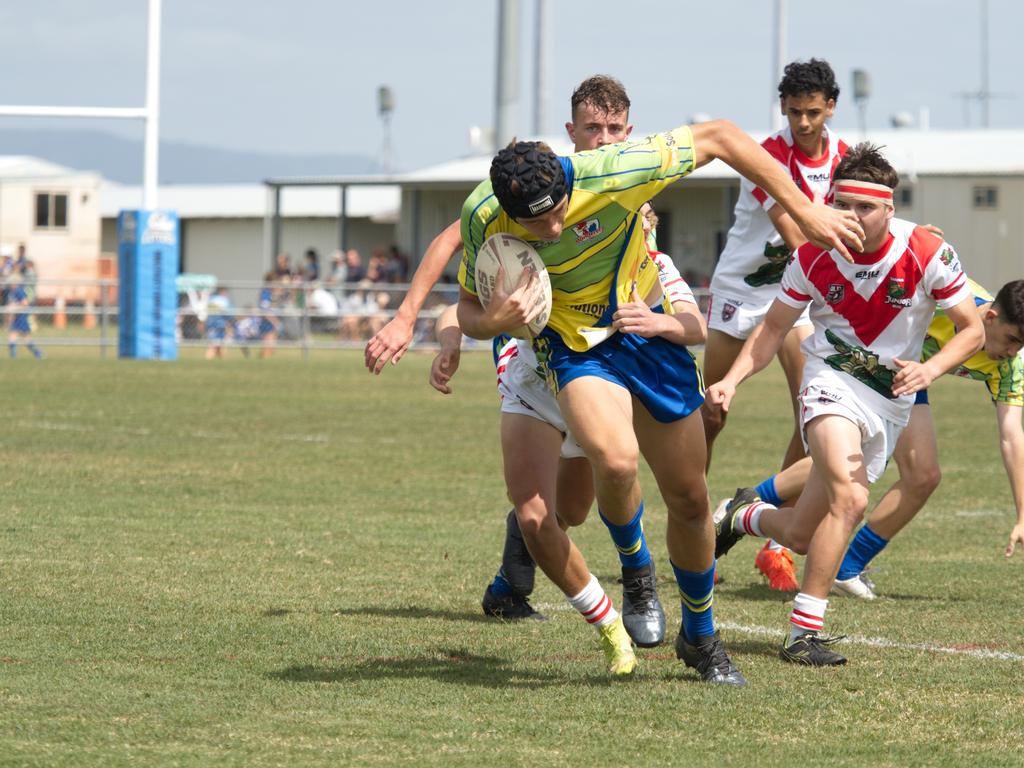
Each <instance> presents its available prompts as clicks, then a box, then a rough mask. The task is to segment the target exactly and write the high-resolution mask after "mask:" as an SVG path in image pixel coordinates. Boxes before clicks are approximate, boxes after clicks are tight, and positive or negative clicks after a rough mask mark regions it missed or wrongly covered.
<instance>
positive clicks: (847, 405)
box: [798, 369, 906, 483]
mask: <svg viewBox="0 0 1024 768" xmlns="http://www.w3.org/2000/svg"><path fill="white" fill-rule="evenodd" d="M798 399H799V400H800V433H801V435H802V436H803V441H804V450H806V451H809V446H808V445H807V425H808V424H810V423H811V420H812V419H814V418H817V417H818V416H824V415H826V414H833V415H836V416H842V417H843V418H845V419H848V420H850V421H852V422H853V423H854V424H856V425H857V428H858V429H860V445H861V450H862V451H863V453H864V465H865V467H866V469H867V472H868V482H870V483H873V482H875V481H876V480H877V479H878V478H880V477H881V476H882V473H883V472H884V471H885V465H886V464H888V463H889V457H890V456H892V452H893V450H895V448H896V440H897V439H898V438H899V436H900V432H902V431H903V427H904V426H906V425H905V424H900V423H897V422H895V421H892V420H890V419H887V418H885V417H884V416H879V415H878V414H877V413H875V412H874V411H873V410H871V408H870V407H869V406H868V405H867V404H866V403H864V402H863V400H861V399H860V398H859V397H857V395H856V394H855V393H854V392H853V391H852V390H851V389H850V388H849V387H848V386H846V383H845V382H844V381H843V380H842V378H841V377H840V375H839V374H837V373H836V372H835V371H832V370H830V369H829V370H824V371H820V372H818V373H817V374H816V375H813V376H811V377H810V378H809V380H808V379H806V378H805V380H804V384H803V387H802V388H801V390H800V396H799V398H798Z"/></svg>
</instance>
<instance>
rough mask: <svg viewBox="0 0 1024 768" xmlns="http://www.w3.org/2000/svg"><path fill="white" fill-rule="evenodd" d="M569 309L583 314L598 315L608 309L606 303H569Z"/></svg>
mask: <svg viewBox="0 0 1024 768" xmlns="http://www.w3.org/2000/svg"><path fill="white" fill-rule="evenodd" d="M569 309H571V310H573V311H574V312H582V313H583V314H585V315H593V316H594V317H600V316H601V315H603V314H604V313H605V311H606V310H607V309H608V305H607V304H570V305H569Z"/></svg>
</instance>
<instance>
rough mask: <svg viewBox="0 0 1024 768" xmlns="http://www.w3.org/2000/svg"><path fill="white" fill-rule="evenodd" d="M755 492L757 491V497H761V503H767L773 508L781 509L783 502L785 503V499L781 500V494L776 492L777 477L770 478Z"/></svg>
mask: <svg viewBox="0 0 1024 768" xmlns="http://www.w3.org/2000/svg"><path fill="white" fill-rule="evenodd" d="M754 490H755V491H757V495H758V496H760V497H761V501H767V502H768V503H769V504H771V505H773V506H776V507H781V506H782V502H784V501H785V499H780V498H779V494H777V493H776V492H775V475H772V476H771V477H769V478H768V479H767V480H765V481H764V482H762V483H761V484H760V485H759V486H757V487H756V488H755V489H754Z"/></svg>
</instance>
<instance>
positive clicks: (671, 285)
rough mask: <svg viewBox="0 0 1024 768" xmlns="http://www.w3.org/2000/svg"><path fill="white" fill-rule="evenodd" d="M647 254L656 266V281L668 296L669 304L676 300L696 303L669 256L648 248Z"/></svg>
mask: <svg viewBox="0 0 1024 768" xmlns="http://www.w3.org/2000/svg"><path fill="white" fill-rule="evenodd" d="M647 255H648V256H650V257H651V261H653V262H654V264H655V265H656V266H657V267H658V282H659V284H660V285H661V290H662V291H663V292H664V294H665V296H667V297H668V302H669V304H675V303H676V302H677V301H682V302H686V303H688V304H696V303H697V299H695V298H694V297H693V290H692V289H691V288H690V286H689V284H688V283H687V282H686V281H685V280H683V276H682V275H681V274H679V270H678V269H677V268H676V264H675V262H674V261H672V257H671V256H669V255H668V254H667V253H662V252H661V251H652V250H650V249H648V250H647Z"/></svg>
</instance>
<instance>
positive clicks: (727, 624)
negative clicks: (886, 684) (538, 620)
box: [534, 603, 1024, 661]
mask: <svg viewBox="0 0 1024 768" xmlns="http://www.w3.org/2000/svg"><path fill="white" fill-rule="evenodd" d="M534 607H535V608H536V609H537V610H539V611H540V612H541V613H558V612H561V611H572V610H573V609H572V608H571V607H570V606H569V605H567V604H565V603H537V604H536V605H535V606H534ZM573 612H575V611H573ZM715 626H716V627H717V628H718V629H727V630H729V631H730V632H739V633H741V634H744V635H759V636H761V637H774V638H781V637H782V636H783V635H784V634H786V632H788V631H789V630H788V629H786V628H785V627H775V628H772V627H758V626H753V627H751V626H747V625H746V624H736V623H735V622H732V621H716V622H715ZM844 642H847V643H853V644H854V645H867V646H870V647H872V648H892V649H894V650H899V651H928V652H930V653H947V654H949V655H951V656H970V657H972V658H975V659H996V660H998V661H1024V655H1021V654H1019V653H1012V652H1011V651H996V650H992V649H990V648H954V647H950V646H946V645H935V644H934V643H898V642H896V641H895V640H887V639H886V638H884V637H862V636H861V635H847V636H846V640H845V641H844Z"/></svg>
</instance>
